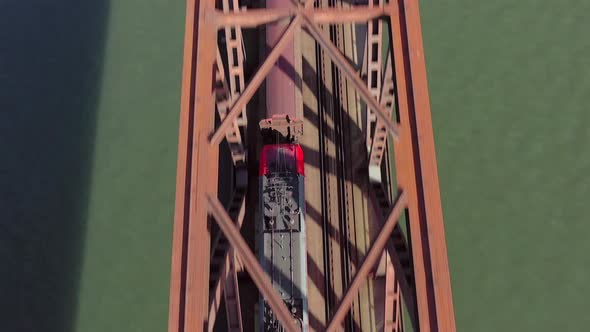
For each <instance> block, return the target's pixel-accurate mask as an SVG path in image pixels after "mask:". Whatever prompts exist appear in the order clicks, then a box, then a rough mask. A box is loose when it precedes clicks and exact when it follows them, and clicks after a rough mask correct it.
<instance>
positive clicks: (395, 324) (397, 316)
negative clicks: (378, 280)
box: [384, 258, 403, 332]
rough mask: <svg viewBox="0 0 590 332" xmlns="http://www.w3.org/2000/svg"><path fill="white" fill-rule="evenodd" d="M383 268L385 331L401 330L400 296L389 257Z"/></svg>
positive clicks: (398, 331)
mask: <svg viewBox="0 0 590 332" xmlns="http://www.w3.org/2000/svg"><path fill="white" fill-rule="evenodd" d="M386 264H387V267H386V270H385V311H384V313H385V328H384V331H385V332H402V331H403V326H402V324H401V313H402V310H401V297H400V293H399V283H398V281H397V279H396V274H395V270H394V268H393V265H391V262H390V261H389V258H388V260H387V263H386Z"/></svg>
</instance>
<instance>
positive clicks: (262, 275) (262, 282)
mask: <svg viewBox="0 0 590 332" xmlns="http://www.w3.org/2000/svg"><path fill="white" fill-rule="evenodd" d="M207 200H208V204H209V207H208V209H209V212H211V214H212V215H213V216H214V217H215V221H216V222H217V224H218V225H219V228H221V230H222V231H223V233H224V234H225V236H226V237H227V239H228V240H229V242H230V243H231V244H232V245H233V247H234V250H235V251H236V252H237V253H239V255H240V256H241V257H242V260H243V262H244V267H246V270H248V273H249V274H250V277H251V278H252V281H254V283H255V284H256V286H257V287H258V290H259V291H260V293H262V295H263V296H264V298H265V299H266V301H267V302H268V305H269V306H270V307H271V309H272V310H273V312H274V313H275V314H276V316H277V318H278V319H279V320H280V321H281V324H282V325H283V327H285V329H286V330H287V331H290V332H295V331H298V330H299V329H298V328H297V326H296V325H295V322H294V320H293V319H292V317H291V312H290V311H289V309H288V308H287V306H286V305H285V303H284V302H283V300H282V299H281V296H280V295H279V294H278V293H277V291H276V290H275V289H274V288H273V286H272V284H271V282H270V279H269V278H268V276H267V275H266V272H264V270H263V269H262V267H261V266H260V264H259V263H258V260H257V259H256V256H255V255H254V254H253V253H252V251H250V247H248V244H247V243H246V240H244V238H243V237H242V235H240V230H239V229H238V228H237V227H236V226H235V225H234V223H233V221H232V220H231V218H230V217H229V215H228V214H227V212H226V211H225V209H224V208H223V205H221V203H220V202H219V200H217V198H214V197H211V196H208V197H207Z"/></svg>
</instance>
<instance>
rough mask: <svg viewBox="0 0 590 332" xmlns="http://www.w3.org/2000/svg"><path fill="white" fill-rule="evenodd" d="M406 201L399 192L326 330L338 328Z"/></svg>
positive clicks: (403, 195)
mask: <svg viewBox="0 0 590 332" xmlns="http://www.w3.org/2000/svg"><path fill="white" fill-rule="evenodd" d="M406 203H407V201H406V195H405V193H404V192H402V193H400V195H399V197H398V199H397V201H396V202H395V203H394V205H393V208H392V210H391V212H390V213H389V216H388V217H387V221H386V222H385V224H384V225H383V228H382V229H381V231H380V232H379V235H378V236H377V238H375V240H374V241H373V243H372V244H371V248H370V249H369V251H368V252H367V256H365V258H364V260H363V263H362V264H361V265H360V267H359V268H358V271H357V272H356V274H355V276H354V278H353V280H352V282H351V283H350V285H349V286H348V289H347V290H346V293H344V296H343V297H342V300H341V301H340V304H338V307H337V309H336V311H335V312H334V316H333V317H332V320H331V321H330V323H328V327H327V328H326V331H336V330H337V329H339V328H340V324H341V323H342V320H343V319H344V317H345V316H346V313H347V312H348V310H349V309H350V306H351V305H352V301H353V300H354V297H355V296H356V295H357V292H358V290H359V288H360V287H361V285H362V284H363V282H364V281H365V280H366V279H367V275H368V274H369V272H371V269H372V268H373V267H374V266H375V263H376V262H377V260H378V259H379V258H380V257H381V255H382V254H383V248H384V247H385V244H386V243H387V240H388V238H389V237H390V236H391V232H392V231H393V228H394V227H395V225H396V224H397V221H398V220H399V217H400V215H401V214H402V212H403V210H404V209H405V208H406Z"/></svg>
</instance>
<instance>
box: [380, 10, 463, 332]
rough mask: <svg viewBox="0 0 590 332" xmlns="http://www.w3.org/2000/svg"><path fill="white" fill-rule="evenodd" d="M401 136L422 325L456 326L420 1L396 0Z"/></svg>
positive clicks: (399, 157) (400, 165) (400, 177)
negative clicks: (419, 8)
mask: <svg viewBox="0 0 590 332" xmlns="http://www.w3.org/2000/svg"><path fill="white" fill-rule="evenodd" d="M392 1H394V3H395V5H396V10H395V11H396V12H397V15H396V13H394V12H392V14H391V15H390V19H391V30H392V34H391V36H392V39H393V52H394V55H393V58H394V62H395V77H396V83H397V97H398V98H397V99H398V107H399V108H398V112H399V117H400V124H399V125H400V139H399V140H398V141H396V142H395V143H394V147H395V164H396V175H397V183H398V185H399V186H400V187H402V188H404V189H405V190H407V191H408V214H409V220H410V232H409V238H410V241H411V245H412V254H413V267H414V275H415V286H416V298H417V306H418V318H419V327H418V328H419V330H420V331H421V332H427V331H455V321H454V312H453V303H452V296H451V284H450V276H449V270H448V261H447V250H446V243H445V239H444V229H443V218H442V208H441V202H440V192H439V184H438V175H437V167H436V157H435V151H434V137H433V132H432V119H431V115H430V105H429V100H428V87H427V82H426V68H425V63H424V57H423V45H422V35H421V34H422V33H421V30H420V17H419V11H418V1H417V0H392Z"/></svg>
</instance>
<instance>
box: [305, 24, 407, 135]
mask: <svg viewBox="0 0 590 332" xmlns="http://www.w3.org/2000/svg"><path fill="white" fill-rule="evenodd" d="M303 22H304V23H305V27H306V28H307V31H308V32H309V33H310V34H311V36H312V37H313V38H314V39H315V40H316V41H317V42H318V43H319V44H320V45H321V46H322V49H324V51H326V54H328V56H329V57H330V58H331V59H332V61H333V62H334V63H335V64H336V65H337V66H338V68H339V69H340V70H342V72H343V73H344V74H345V75H346V78H347V79H348V80H349V82H350V83H352V85H353V86H354V87H355V89H356V90H357V92H358V93H359V95H360V96H361V97H362V99H363V100H364V101H365V103H367V105H368V106H369V107H370V108H371V109H373V110H374V111H375V114H377V116H378V117H379V118H380V119H381V120H382V121H383V122H384V123H385V126H386V127H387V129H388V130H389V133H390V134H391V135H392V136H393V137H394V138H396V137H397V136H398V129H397V124H396V123H395V122H394V121H393V120H391V118H390V117H389V111H388V110H387V109H386V108H385V106H383V105H381V104H379V102H378V101H377V99H375V97H373V96H372V95H371V92H370V91H369V89H368V88H367V86H366V84H365V83H364V82H363V80H362V79H361V78H360V77H359V75H358V74H357V72H356V70H355V69H354V68H353V67H352V66H351V65H350V63H349V62H348V60H347V59H346V57H345V56H344V55H343V54H342V53H341V52H340V50H338V48H337V47H336V46H334V44H333V43H332V42H331V41H330V39H329V38H327V37H326V36H325V35H324V33H323V32H322V31H321V30H320V28H318V27H317V25H315V24H314V23H313V22H312V21H311V20H310V19H309V18H308V17H306V16H305V15H303Z"/></svg>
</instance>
